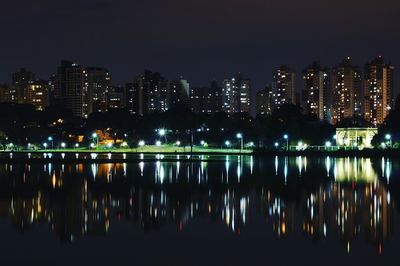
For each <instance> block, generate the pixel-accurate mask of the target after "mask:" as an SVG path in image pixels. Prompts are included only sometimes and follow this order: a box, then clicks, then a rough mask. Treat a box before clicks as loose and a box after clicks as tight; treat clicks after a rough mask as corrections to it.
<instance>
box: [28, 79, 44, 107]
mask: <svg viewBox="0 0 400 266" xmlns="http://www.w3.org/2000/svg"><path fill="white" fill-rule="evenodd" d="M49 89H50V85H49V82H48V81H44V80H39V81H35V82H33V83H31V84H29V85H28V86H27V88H26V94H25V97H26V103H27V104H32V105H34V106H35V108H36V110H40V111H43V110H44V109H45V108H46V106H48V105H49Z"/></svg>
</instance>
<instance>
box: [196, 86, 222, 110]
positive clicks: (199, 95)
mask: <svg viewBox="0 0 400 266" xmlns="http://www.w3.org/2000/svg"><path fill="white" fill-rule="evenodd" d="M221 93H222V89H221V87H219V86H218V83H217V82H216V81H213V82H212V83H211V87H200V88H198V87H193V88H190V109H191V110H192V112H194V113H199V114H200V113H201V114H213V113H216V112H219V111H221V103H222V99H221Z"/></svg>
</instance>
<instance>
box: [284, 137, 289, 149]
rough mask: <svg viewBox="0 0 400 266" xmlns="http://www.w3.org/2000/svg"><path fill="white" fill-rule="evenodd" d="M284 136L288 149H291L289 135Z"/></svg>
mask: <svg viewBox="0 0 400 266" xmlns="http://www.w3.org/2000/svg"><path fill="white" fill-rule="evenodd" d="M283 138H284V139H286V150H287V151H289V135H288V134H285V135H283Z"/></svg>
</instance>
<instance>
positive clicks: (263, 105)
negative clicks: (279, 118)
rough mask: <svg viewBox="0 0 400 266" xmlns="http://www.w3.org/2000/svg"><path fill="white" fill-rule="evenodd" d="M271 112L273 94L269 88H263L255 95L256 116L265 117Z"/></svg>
mask: <svg viewBox="0 0 400 266" xmlns="http://www.w3.org/2000/svg"><path fill="white" fill-rule="evenodd" d="M272 110H273V93H272V89H271V88H270V87H265V88H264V89H263V90H261V91H258V92H257V94H256V114H257V115H267V114H271V113H272Z"/></svg>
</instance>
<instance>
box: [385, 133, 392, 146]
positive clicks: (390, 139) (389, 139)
mask: <svg viewBox="0 0 400 266" xmlns="http://www.w3.org/2000/svg"><path fill="white" fill-rule="evenodd" d="M385 139H386V140H387V141H388V142H389V146H390V147H392V135H390V134H386V135H385Z"/></svg>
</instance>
